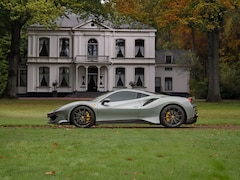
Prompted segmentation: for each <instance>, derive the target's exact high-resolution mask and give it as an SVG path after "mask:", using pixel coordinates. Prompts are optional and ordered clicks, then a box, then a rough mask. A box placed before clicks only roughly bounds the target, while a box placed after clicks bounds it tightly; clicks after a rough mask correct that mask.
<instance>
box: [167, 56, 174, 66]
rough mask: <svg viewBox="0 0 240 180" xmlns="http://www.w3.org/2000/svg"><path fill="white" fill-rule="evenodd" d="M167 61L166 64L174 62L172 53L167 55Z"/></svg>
mask: <svg viewBox="0 0 240 180" xmlns="http://www.w3.org/2000/svg"><path fill="white" fill-rule="evenodd" d="M165 62H166V64H173V57H172V55H166V56H165Z"/></svg>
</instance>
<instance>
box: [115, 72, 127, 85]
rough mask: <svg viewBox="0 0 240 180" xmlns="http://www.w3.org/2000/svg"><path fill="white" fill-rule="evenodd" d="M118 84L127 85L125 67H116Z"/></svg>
mask: <svg viewBox="0 0 240 180" xmlns="http://www.w3.org/2000/svg"><path fill="white" fill-rule="evenodd" d="M115 78H116V86H117V87H122V86H124V85H125V69H124V68H116V75H115Z"/></svg>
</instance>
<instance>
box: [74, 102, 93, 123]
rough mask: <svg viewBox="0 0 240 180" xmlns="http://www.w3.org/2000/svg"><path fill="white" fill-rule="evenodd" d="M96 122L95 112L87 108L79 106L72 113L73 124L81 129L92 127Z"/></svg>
mask: <svg viewBox="0 0 240 180" xmlns="http://www.w3.org/2000/svg"><path fill="white" fill-rule="evenodd" d="M95 120H96V117H95V114H94V112H93V110H92V109H90V108H89V107H86V106H78V107H76V108H75V109H73V111H72V113H71V123H72V124H74V125H75V126H76V127H79V128H88V127H91V126H92V125H93V124H94V123H95Z"/></svg>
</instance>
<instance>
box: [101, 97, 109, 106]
mask: <svg viewBox="0 0 240 180" xmlns="http://www.w3.org/2000/svg"><path fill="white" fill-rule="evenodd" d="M109 102H110V99H108V98H107V99H104V100H103V101H102V105H103V106H104V105H105V103H109Z"/></svg>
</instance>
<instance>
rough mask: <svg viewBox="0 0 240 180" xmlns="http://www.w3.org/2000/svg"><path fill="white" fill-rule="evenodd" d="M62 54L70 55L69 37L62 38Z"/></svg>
mask: <svg viewBox="0 0 240 180" xmlns="http://www.w3.org/2000/svg"><path fill="white" fill-rule="evenodd" d="M59 49H60V56H69V39H68V38H61V39H60V47H59Z"/></svg>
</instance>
